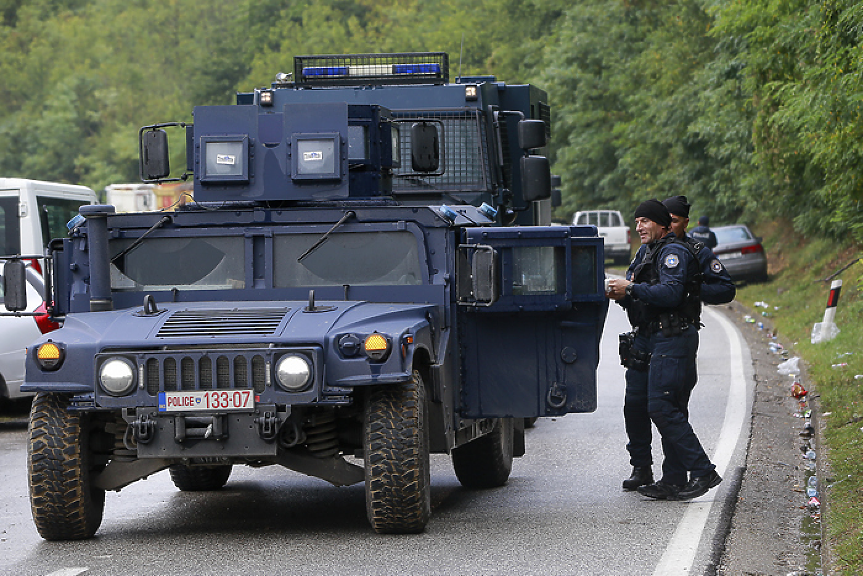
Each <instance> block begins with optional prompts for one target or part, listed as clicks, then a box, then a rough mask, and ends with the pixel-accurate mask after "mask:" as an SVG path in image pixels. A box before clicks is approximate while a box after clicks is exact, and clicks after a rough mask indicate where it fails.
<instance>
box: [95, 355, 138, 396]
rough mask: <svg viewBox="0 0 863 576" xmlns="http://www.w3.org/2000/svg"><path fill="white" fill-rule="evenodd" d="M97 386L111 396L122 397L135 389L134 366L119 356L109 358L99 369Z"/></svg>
mask: <svg viewBox="0 0 863 576" xmlns="http://www.w3.org/2000/svg"><path fill="white" fill-rule="evenodd" d="M99 384H101V385H102V389H103V390H105V392H107V393H108V394H110V395H112V396H124V395H126V394H128V393H129V392H131V391H132V388H134V387H135V366H134V365H133V364H132V362H130V361H129V360H127V359H125V358H121V357H119V356H115V357H114V358H110V359H108V360H106V361H105V362H103V363H102V367H101V368H100V369H99Z"/></svg>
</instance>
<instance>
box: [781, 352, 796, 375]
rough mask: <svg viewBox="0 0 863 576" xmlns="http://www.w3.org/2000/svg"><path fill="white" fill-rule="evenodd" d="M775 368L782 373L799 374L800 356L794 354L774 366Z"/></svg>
mask: <svg viewBox="0 0 863 576" xmlns="http://www.w3.org/2000/svg"><path fill="white" fill-rule="evenodd" d="M776 370H777V371H778V372H779V373H780V374H783V375H791V374H799V373H800V358H799V357H798V356H795V357H794V358H789V359H788V360H786V361H785V362H783V363H782V364H780V365H779V366H777V367H776Z"/></svg>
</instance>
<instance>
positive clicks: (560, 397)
mask: <svg viewBox="0 0 863 576" xmlns="http://www.w3.org/2000/svg"><path fill="white" fill-rule="evenodd" d="M545 400H546V402H548V405H549V406H551V407H552V408H555V409H560V408H563V406H564V405H565V404H566V385H561V384H560V382H553V383H552V385H551V387H550V388H549V389H548V395H547V396H546V399H545Z"/></svg>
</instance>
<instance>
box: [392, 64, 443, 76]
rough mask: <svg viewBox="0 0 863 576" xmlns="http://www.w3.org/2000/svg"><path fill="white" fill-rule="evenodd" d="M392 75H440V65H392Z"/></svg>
mask: <svg viewBox="0 0 863 576" xmlns="http://www.w3.org/2000/svg"><path fill="white" fill-rule="evenodd" d="M393 74H440V64H433V63H432V64H393Z"/></svg>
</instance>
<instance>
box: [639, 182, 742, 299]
mask: <svg viewBox="0 0 863 576" xmlns="http://www.w3.org/2000/svg"><path fill="white" fill-rule="evenodd" d="M662 203H663V204H664V205H665V207H666V208H668V212H669V213H670V214H671V231H672V232H674V235H675V236H677V237H678V238H679V239H681V240H683V241H684V242H686V243H688V244H689V245H690V246H692V247H693V248H694V249H695V252H696V254H697V258H698V262H699V265H700V267H701V301H702V302H704V303H705V304H728V303H729V302H731V301H732V300H734V296H735V295H736V293H737V288H736V287H735V286H734V281H733V280H732V279H731V276H730V275H729V274H728V271H727V270H726V269H725V266H723V265H722V262H720V261H719V258H717V257H716V255H715V254H714V253H713V250H711V248H713V247H714V246H716V234H714V233H713V232H712V231H711V230H710V229H709V228H708V232H710V235H712V237H713V246H710V245H709V244H708V243H707V242H704V241H702V240H700V239H699V238H697V237H696V236H695V230H698V228H695V229H694V230H693V231H692V232H693V233H692V235H687V234H686V227H687V226H689V209H690V208H691V205H690V204H689V202H688V201H687V200H686V196H672V197H671V198H666V199H665V200H663V201H662ZM698 221H699V222H701V221H704V222H705V223H706V222H707V216H702V217H701V218H699V219H698ZM699 228H700V227H699ZM636 256H637V254H636Z"/></svg>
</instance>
